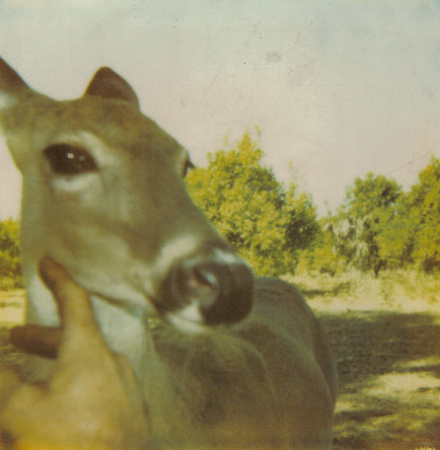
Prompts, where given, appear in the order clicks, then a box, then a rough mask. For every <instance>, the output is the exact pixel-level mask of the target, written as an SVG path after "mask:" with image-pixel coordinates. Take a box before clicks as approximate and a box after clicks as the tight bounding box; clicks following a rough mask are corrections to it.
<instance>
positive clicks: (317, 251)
mask: <svg viewBox="0 0 440 450" xmlns="http://www.w3.org/2000/svg"><path fill="white" fill-rule="evenodd" d="M319 224H320V230H319V233H318V236H317V238H316V239H315V241H314V242H313V245H311V246H309V247H308V248H306V249H305V250H304V251H303V252H302V253H301V257H300V266H301V269H302V270H304V271H306V272H308V273H312V274H313V273H315V274H316V273H320V274H323V273H327V274H329V275H331V276H332V277H333V276H334V275H335V274H336V273H338V272H342V271H343V270H344V269H345V266H346V264H345V260H344V258H343V256H342V255H341V254H340V253H338V251H337V245H336V240H335V235H334V233H333V229H334V226H335V217H334V216H329V217H324V218H322V219H321V220H320V223H319Z"/></svg>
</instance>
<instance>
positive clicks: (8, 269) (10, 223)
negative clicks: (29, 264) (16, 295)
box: [0, 219, 23, 290]
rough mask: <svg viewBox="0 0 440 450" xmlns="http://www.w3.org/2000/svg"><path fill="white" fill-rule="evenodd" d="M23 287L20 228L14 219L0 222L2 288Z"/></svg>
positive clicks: (0, 283)
mask: <svg viewBox="0 0 440 450" xmlns="http://www.w3.org/2000/svg"><path fill="white" fill-rule="evenodd" d="M22 286H23V278H22V274H21V267H20V260H19V226H18V223H17V222H16V221H14V220H12V219H8V220H4V221H0V288H1V289H2V290H8V289H14V288H20V287H22Z"/></svg>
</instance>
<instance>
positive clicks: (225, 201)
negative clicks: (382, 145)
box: [0, 133, 440, 289]
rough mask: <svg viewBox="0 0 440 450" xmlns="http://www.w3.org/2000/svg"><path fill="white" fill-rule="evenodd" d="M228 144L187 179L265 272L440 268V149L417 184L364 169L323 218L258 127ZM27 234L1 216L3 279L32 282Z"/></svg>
mask: <svg viewBox="0 0 440 450" xmlns="http://www.w3.org/2000/svg"><path fill="white" fill-rule="evenodd" d="M225 147H226V148H223V149H220V150H218V151H216V152H215V153H212V154H209V155H208V166H207V167H206V168H199V169H194V170H192V171H190V173H189V174H188V176H187V178H186V182H187V186H188V189H189V191H190V193H191V195H192V197H193V199H194V201H195V202H196V204H197V205H198V206H199V207H200V208H201V209H202V210H203V211H204V212H205V214H206V215H207V217H208V218H209V219H210V220H211V221H212V223H213V224H214V226H215V227H216V228H217V229H218V230H219V231H220V233H221V234H223V236H225V237H226V239H227V240H228V241H229V242H230V243H231V244H232V245H233V246H234V247H235V248H236V249H237V250H238V251H239V253H240V254H241V255H242V256H243V257H244V258H245V259H247V260H248V261H249V263H250V264H251V265H252V266H253V268H254V270H255V272H256V273H258V274H260V275H283V274H286V273H295V271H296V270H298V269H299V268H300V269H301V270H304V271H307V272H309V273H328V274H330V275H334V274H336V273H340V272H344V271H346V270H347V269H350V268H353V267H354V268H357V269H359V270H361V271H365V272H366V271H370V272H373V273H374V274H375V275H376V276H377V275H378V274H379V273H380V271H381V270H383V269H393V268H417V269H419V270H421V271H424V272H440V160H439V159H436V158H434V157H432V158H431V161H430V163H429V164H428V166H427V167H426V168H425V169H423V170H422V171H421V172H420V174H419V179H418V182H417V183H416V184H415V185H413V186H412V187H411V189H410V190H409V191H408V192H404V191H403V189H402V187H401V186H399V185H398V184H397V183H396V182H395V181H394V180H393V179H390V178H387V177H385V176H383V175H376V174H373V173H369V174H368V175H367V176H366V177H365V178H363V179H361V178H356V179H355V180H354V183H353V185H352V186H350V187H349V188H348V189H347V192H346V197H345V200H344V202H343V203H342V204H341V205H340V206H339V208H338V209H337V210H336V211H335V212H333V213H329V215H328V216H327V217H324V218H321V219H318V218H317V214H316V208H315V206H314V204H313V201H312V198H311V197H310V196H309V195H307V194H305V193H300V192H299V191H298V186H297V184H296V183H295V182H294V181H293V180H292V182H291V183H290V184H289V185H286V184H284V183H281V182H279V181H278V180H277V179H276V177H275V175H274V173H273V171H272V169H270V168H268V167H266V166H265V165H264V164H263V163H262V159H263V156H264V152H263V150H262V149H261V148H260V146H259V143H258V139H257V138H254V137H253V136H252V135H251V133H245V134H244V136H243V138H242V139H241V140H240V141H239V142H237V143H235V144H234V145H232V146H231V145H228V144H225ZM18 240H19V237H18V225H17V222H15V221H13V220H10V219H9V220H5V221H2V222H0V256H1V265H0V277H1V287H2V289H10V288H14V287H20V286H21V285H22V277H21V270H20V265H19V259H18Z"/></svg>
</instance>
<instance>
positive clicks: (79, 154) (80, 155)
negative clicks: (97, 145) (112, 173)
mask: <svg viewBox="0 0 440 450" xmlns="http://www.w3.org/2000/svg"><path fill="white" fill-rule="evenodd" d="M44 154H45V156H46V159H47V160H48V161H49V164H50V167H51V169H52V171H53V172H54V173H56V174H57V175H80V174H83V173H88V172H96V171H97V170H98V166H97V165H96V162H95V160H94V159H93V158H92V157H91V156H90V154H89V153H88V152H87V151H85V150H84V149H82V148H79V147H75V146H72V145H68V144H57V145H51V146H50V147H47V148H46V149H45V150H44Z"/></svg>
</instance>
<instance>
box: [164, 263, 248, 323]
mask: <svg viewBox="0 0 440 450" xmlns="http://www.w3.org/2000/svg"><path fill="white" fill-rule="evenodd" d="M228 256H230V255H228ZM230 259H231V260H232V262H231V261H228V262H225V261H223V260H220V262H219V261H218V259H217V258H216V257H212V258H208V259H205V260H203V261H201V260H200V259H194V260H185V261H181V262H180V263H178V264H177V265H176V266H174V267H173V268H172V269H171V271H170V273H169V275H168V277H167V279H166V280H165V283H164V289H163V294H164V295H163V296H162V297H163V299H162V301H163V304H162V305H158V308H159V309H162V310H164V312H166V313H167V314H171V315H179V314H180V315H181V316H182V317H185V318H188V317H189V315H188V314H187V313H188V311H189V310H190V311H191V315H190V316H191V317H192V318H193V319H192V321H196V322H198V323H199V324H200V325H218V324H227V323H234V322H238V321H240V320H242V319H244V318H245V317H246V316H247V314H248V313H249V311H250V309H251V306H252V298H253V275H252V272H251V270H250V269H249V268H248V266H247V265H246V264H244V263H243V262H242V261H241V260H240V259H239V258H238V257H236V256H234V258H232V256H231V257H230ZM161 306H162V308H161ZM194 318H196V319H194Z"/></svg>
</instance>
